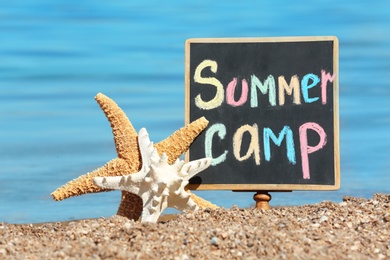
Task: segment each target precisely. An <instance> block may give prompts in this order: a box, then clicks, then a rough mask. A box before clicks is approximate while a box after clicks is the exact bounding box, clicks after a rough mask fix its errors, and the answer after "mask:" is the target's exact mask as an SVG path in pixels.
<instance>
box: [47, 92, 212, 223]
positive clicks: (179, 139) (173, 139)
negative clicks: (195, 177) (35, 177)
mask: <svg viewBox="0 0 390 260" xmlns="http://www.w3.org/2000/svg"><path fill="white" fill-rule="evenodd" d="M95 99H96V101H97V102H98V104H99V105H100V107H101V109H102V110H103V112H104V114H105V115H106V117H107V119H108V121H109V122H110V124H111V128H112V132H113V135H114V142H115V146H116V151H117V154H118V158H115V159H113V160H111V161H109V162H108V163H106V164H105V165H104V166H102V167H100V168H98V169H96V170H94V171H92V172H89V173H87V174H84V175H81V176H80V177H78V178H76V179H74V180H71V181H69V182H68V183H66V184H65V185H63V186H62V187H60V188H58V189H56V190H55V191H54V192H53V193H52V194H51V195H52V197H53V199H54V200H57V201H58V200H63V199H67V198H69V197H73V196H79V195H82V194H87V193H97V192H103V191H110V190H107V189H103V188H100V187H98V186H96V185H95V184H94V183H93V181H92V180H93V178H94V177H104V176H105V177H109V176H122V175H128V174H132V173H136V172H138V171H139V170H140V168H141V157H140V154H139V148H138V136H137V133H136V131H135V129H134V128H133V125H132V124H131V122H130V121H129V119H128V118H127V116H126V114H125V113H124V112H123V111H122V109H121V108H120V107H118V105H117V104H116V103H115V102H114V101H113V100H112V99H110V98H108V97H107V96H105V95H103V94H101V93H98V94H97V95H96V97H95ZM207 124H208V121H207V120H206V119H205V118H204V117H202V118H199V119H198V120H196V121H194V122H192V123H191V124H189V125H187V126H185V127H183V128H181V129H180V130H178V131H176V132H174V133H173V134H172V135H171V136H169V137H168V138H166V139H165V140H163V141H161V142H159V143H157V144H155V147H156V149H157V151H158V152H159V154H162V153H166V154H167V156H168V158H169V160H168V163H170V164H171V163H173V162H174V161H175V160H176V159H177V158H179V157H180V155H181V154H183V153H184V152H185V151H186V150H187V149H188V148H189V146H190V144H191V143H192V142H193V140H194V139H195V138H196V137H197V136H198V135H199V133H200V132H202V131H203V130H204V128H206V126H207ZM191 197H192V199H193V200H194V201H195V202H196V203H197V204H198V206H199V207H201V208H216V207H217V206H216V205H214V204H212V203H210V202H208V201H206V200H204V199H202V198H200V197H198V196H196V195H194V194H191ZM141 212H142V200H141V198H140V197H138V196H136V195H134V194H132V193H129V192H127V191H122V199H121V203H120V205H119V208H118V212H117V214H118V215H121V216H124V217H127V218H129V219H138V218H139V217H140V215H141Z"/></svg>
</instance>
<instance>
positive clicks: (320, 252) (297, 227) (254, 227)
mask: <svg viewBox="0 0 390 260" xmlns="http://www.w3.org/2000/svg"><path fill="white" fill-rule="evenodd" d="M161 217H162V219H161V220H160V221H159V222H158V223H155V224H150V223H140V222H135V221H132V220H128V219H126V218H123V217H120V216H112V217H109V218H98V219H84V220H77V221H66V222H50V223H35V224H8V223H3V222H0V237H2V238H3V239H1V240H0V258H2V257H5V258H11V259H14V258H17V259H19V258H31V259H32V258H36V259H43V258H48V257H50V258H51V259H63V258H75V259H80V258H88V259H108V258H114V259H162V258H165V259H210V258H211V259H215V258H228V259H258V258H260V257H261V258H265V259H275V258H276V259H350V258H352V259H359V258H364V259H389V258H390V194H374V196H373V198H371V199H362V198H356V197H344V198H343V201H342V202H337V203H334V202H330V201H323V202H321V203H318V204H313V205H304V206H287V207H283V206H278V207H275V208H271V209H270V210H258V209H254V208H245V209H240V208H237V207H233V208H231V209H224V208H219V209H216V210H211V209H204V210H198V211H195V212H185V213H182V214H171V215H162V216H161Z"/></svg>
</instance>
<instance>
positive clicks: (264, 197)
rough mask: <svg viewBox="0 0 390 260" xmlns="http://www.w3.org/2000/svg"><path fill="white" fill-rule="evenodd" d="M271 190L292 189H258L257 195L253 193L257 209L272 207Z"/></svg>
mask: <svg viewBox="0 0 390 260" xmlns="http://www.w3.org/2000/svg"><path fill="white" fill-rule="evenodd" d="M253 191H256V190H233V192H253ZM269 192H292V190H258V191H257V192H256V194H255V195H253V199H254V200H255V201H256V209H265V210H269V209H270V208H271V207H270V206H269V202H270V201H271V199H272V196H271V194H269Z"/></svg>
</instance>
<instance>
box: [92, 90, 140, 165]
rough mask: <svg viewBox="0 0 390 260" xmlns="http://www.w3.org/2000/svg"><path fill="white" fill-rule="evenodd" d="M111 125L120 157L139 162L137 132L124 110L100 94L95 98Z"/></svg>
mask: <svg viewBox="0 0 390 260" xmlns="http://www.w3.org/2000/svg"><path fill="white" fill-rule="evenodd" d="M95 99H96V101H97V102H98V104H99V106H100V108H101V109H102V110H103V112H104V114H105V115H106V117H107V119H108V121H109V122H110V124H111V128H112V133H113V135H114V142H115V146H116V151H117V153H118V157H119V158H122V159H125V160H127V161H129V162H135V161H139V158H140V154H139V151H138V143H137V140H138V138H137V132H136V131H135V129H134V127H133V125H132V124H131V122H130V121H129V119H128V118H127V116H126V114H125V113H124V112H123V110H122V109H121V108H120V107H119V106H118V105H117V104H116V103H115V102H114V101H113V100H112V99H110V98H109V97H107V96H105V95H104V94H102V93H98V94H97V95H96V97H95Z"/></svg>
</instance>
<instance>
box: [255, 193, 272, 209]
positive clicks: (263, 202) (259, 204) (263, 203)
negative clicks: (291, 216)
mask: <svg viewBox="0 0 390 260" xmlns="http://www.w3.org/2000/svg"><path fill="white" fill-rule="evenodd" d="M271 198H272V196H271V195H270V194H269V193H268V191H263V190H262V191H258V192H257V193H256V194H255V195H253V199H254V200H255V201H256V208H257V209H265V210H269V209H270V207H269V201H270V200H271Z"/></svg>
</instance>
